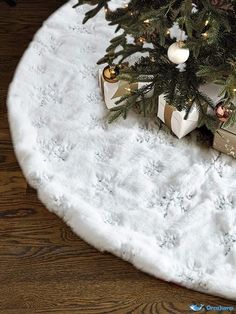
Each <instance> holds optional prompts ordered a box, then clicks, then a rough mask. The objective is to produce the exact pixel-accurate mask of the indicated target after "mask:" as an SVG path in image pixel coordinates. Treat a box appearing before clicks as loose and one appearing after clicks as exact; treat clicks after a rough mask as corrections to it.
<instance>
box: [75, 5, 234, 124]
mask: <svg viewBox="0 0 236 314" xmlns="http://www.w3.org/2000/svg"><path fill="white" fill-rule="evenodd" d="M83 4H91V5H93V8H92V9H91V10H89V11H88V12H87V13H86V15H85V18H84V23H85V22H87V21H88V20H89V19H90V18H92V17H94V16H95V15H96V14H97V13H98V12H99V11H100V10H101V9H104V10H105V17H106V20H107V21H109V25H116V26H117V27H116V32H117V35H116V36H115V37H114V38H112V39H111V41H110V45H109V47H108V48H107V50H106V55H105V56H104V57H102V59H101V60H99V61H98V63H99V64H102V63H108V64H109V65H110V66H111V67H113V69H115V71H116V70H117V71H119V78H120V79H124V80H127V81H129V82H137V81H139V82H147V85H145V86H143V87H142V88H140V89H137V90H135V91H132V92H131V93H130V95H129V96H127V95H126V96H124V97H122V99H121V100H120V101H119V102H120V105H118V106H117V107H115V108H113V109H112V111H113V112H112V116H111V121H112V120H114V119H116V118H117V117H119V116H123V117H124V118H125V117H126V116H127V113H128V111H129V110H130V109H134V108H135V109H136V110H138V111H139V112H140V113H142V114H143V115H144V116H146V115H148V114H152V113H155V112H156V110H157V104H158V97H159V95H161V94H164V95H165V99H166V101H167V102H168V103H170V104H172V105H173V106H175V107H176V108H177V109H178V110H183V109H185V110H186V118H187V117H188V113H189V112H190V111H191V108H192V106H193V104H194V105H195V106H197V108H198V109H199V111H200V112H201V113H202V115H201V116H202V117H203V118H202V119H201V122H200V124H206V125H207V126H208V127H209V128H212V127H213V125H214V122H215V119H214V117H213V116H210V115H209V114H208V112H209V110H208V109H209V106H210V107H212V108H214V106H215V104H214V103H213V102H212V100H211V99H210V98H209V97H208V96H207V95H206V94H204V93H202V92H201V91H199V87H200V86H201V85H203V84H206V83H209V82H214V83H216V84H219V85H220V86H221V92H220V95H221V96H220V97H221V98H222V102H221V104H222V106H223V108H224V109H226V110H227V112H230V118H229V120H228V124H232V123H234V122H235V121H236V107H235V105H234V104H233V99H234V98H235V97H236V45H235V40H236V15H235V14H236V1H235V0H233V1H230V0H194V1H192V0H130V1H113V0H97V1H96V0H91V1H87V0H86V1H84V0H80V1H79V2H78V4H77V5H83ZM77 5H76V6H77ZM134 56H135V62H134V63H133V64H132V65H129V66H127V64H126V61H127V60H129V59H130V58H131V57H134ZM150 91H151V92H152V93H151V96H150ZM148 93H149V97H146V95H147V94H148ZM124 100H126V101H125V102H124Z"/></svg>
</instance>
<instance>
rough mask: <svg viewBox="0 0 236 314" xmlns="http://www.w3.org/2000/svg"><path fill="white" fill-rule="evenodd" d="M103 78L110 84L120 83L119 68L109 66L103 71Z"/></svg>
mask: <svg viewBox="0 0 236 314" xmlns="http://www.w3.org/2000/svg"><path fill="white" fill-rule="evenodd" d="M102 75H103V78H104V80H105V81H107V82H109V83H116V82H118V79H117V75H119V68H118V67H117V66H109V65H107V66H106V67H105V68H104V70H103V73H102Z"/></svg>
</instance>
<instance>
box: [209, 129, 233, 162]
mask: <svg viewBox="0 0 236 314" xmlns="http://www.w3.org/2000/svg"><path fill="white" fill-rule="evenodd" d="M213 147H214V148H215V149H217V150H218V151H220V152H222V153H224V154H227V155H229V156H232V157H234V158H236V123H235V124H234V125H233V126H230V127H227V128H226V127H225V126H224V124H222V125H221V127H220V128H219V129H218V130H216V132H215V135H214V143H213Z"/></svg>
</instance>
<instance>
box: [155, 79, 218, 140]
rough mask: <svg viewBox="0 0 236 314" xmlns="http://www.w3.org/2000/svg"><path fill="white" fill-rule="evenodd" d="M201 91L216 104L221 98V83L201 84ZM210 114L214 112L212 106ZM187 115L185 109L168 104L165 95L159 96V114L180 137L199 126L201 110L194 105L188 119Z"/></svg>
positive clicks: (209, 110)
mask: <svg viewBox="0 0 236 314" xmlns="http://www.w3.org/2000/svg"><path fill="white" fill-rule="evenodd" d="M199 91H200V92H202V93H203V94H205V95H207V96H208V97H209V98H210V99H211V100H212V102H213V104H215V105H216V104H217V103H218V102H219V101H220V99H221V97H220V96H219V94H220V91H221V87H220V86H219V85H216V84H213V83H211V84H205V85H202V86H200V88H199ZM208 114H214V110H212V109H211V108H210V107H209V109H208ZM185 115H186V111H185V110H183V111H178V110H177V109H176V108H175V107H174V106H171V105H168V104H166V101H165V99H164V95H160V96H159V105H158V114H157V116H158V117H159V118H160V119H161V120H162V121H163V122H164V123H165V124H166V125H167V126H168V127H169V128H170V129H171V130H172V132H173V133H174V134H175V135H176V136H177V137H178V138H182V137H184V136H185V135H187V134H188V133H190V132H192V131H193V130H194V129H196V128H197V126H198V120H199V111H198V109H197V107H196V105H193V106H192V109H191V111H190V113H189V115H188V119H187V120H185V119H184V117H185Z"/></svg>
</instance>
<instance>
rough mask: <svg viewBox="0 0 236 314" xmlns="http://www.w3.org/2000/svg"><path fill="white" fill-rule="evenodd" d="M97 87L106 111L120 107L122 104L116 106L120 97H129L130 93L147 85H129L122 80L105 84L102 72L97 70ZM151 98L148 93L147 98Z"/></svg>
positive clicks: (138, 83)
mask: <svg viewBox="0 0 236 314" xmlns="http://www.w3.org/2000/svg"><path fill="white" fill-rule="evenodd" d="M98 75H99V86H100V88H101V91H102V95H103V98H104V101H105V104H106V106H107V108H108V109H112V108H114V107H117V106H120V105H122V103H119V104H116V102H117V101H118V100H120V98H121V97H122V96H125V95H129V94H130V91H132V90H137V89H139V88H142V87H144V86H146V85H147V83H143V82H137V83H129V82H127V81H124V80H120V81H117V82H114V83H110V82H107V81H106V80H105V79H104V77H103V70H102V69H99V73H98ZM149 95H150V96H151V94H150V93H147V97H148V96H149Z"/></svg>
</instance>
